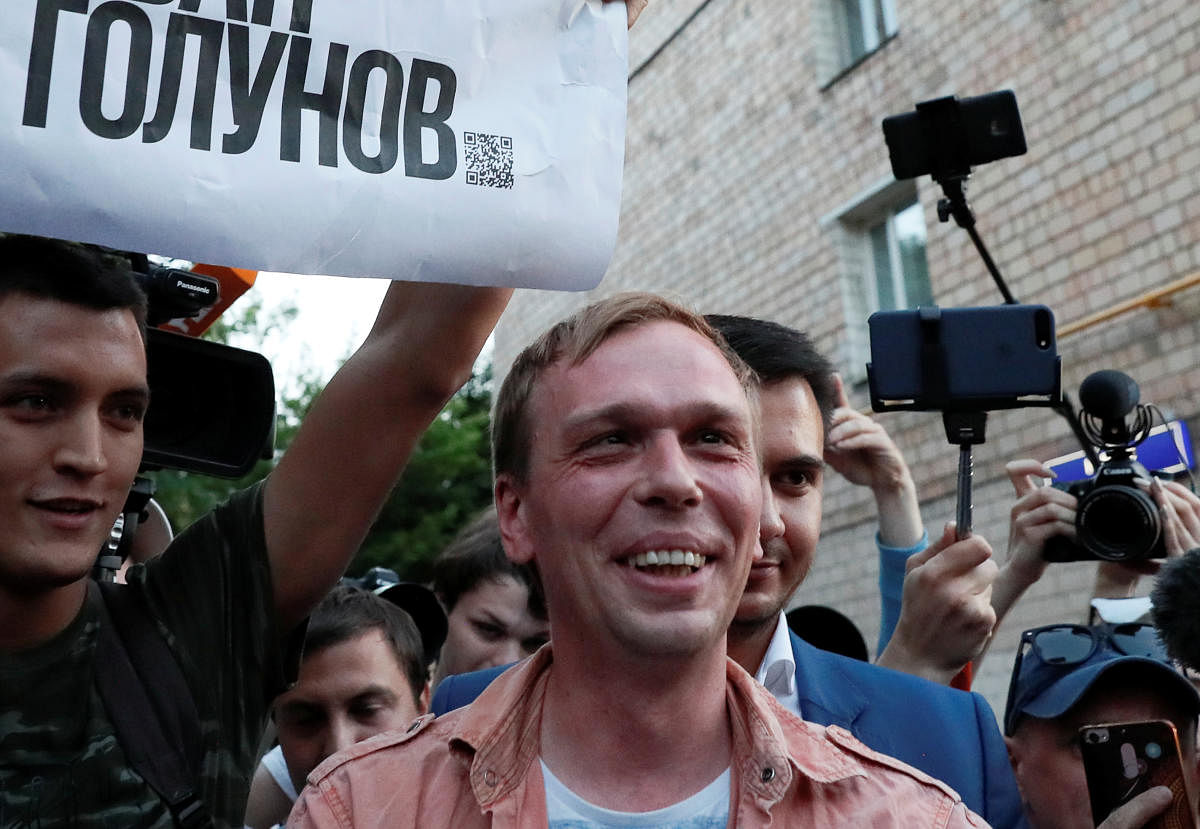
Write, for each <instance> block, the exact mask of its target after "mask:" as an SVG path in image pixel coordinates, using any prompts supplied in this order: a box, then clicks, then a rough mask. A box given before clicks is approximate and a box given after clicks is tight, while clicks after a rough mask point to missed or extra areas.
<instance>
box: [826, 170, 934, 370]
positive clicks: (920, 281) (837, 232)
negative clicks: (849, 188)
mask: <svg viewBox="0 0 1200 829" xmlns="http://www.w3.org/2000/svg"><path fill="white" fill-rule="evenodd" d="M823 223H824V224H826V226H828V227H829V229H830V231H831V232H832V233H833V234H834V240H835V244H836V247H837V250H838V259H839V268H840V271H841V274H842V286H843V291H842V296H843V299H844V307H845V310H846V336H845V340H844V348H843V353H842V355H841V358H842V359H841V362H842V364H843V366H844V370H845V371H846V372H847V379H849V380H851V381H854V382H856V381H860V380H864V379H866V370H865V369H864V368H863V366H864V364H865V362H866V360H867V358H868V355H869V351H870V343H869V340H868V336H867V317H869V316H870V315H871V314H872V313H873V312H875V311H881V310H884V311H887V310H893V309H897V308H915V307H916V306H918V305H931V304H933V289H932V287H931V286H930V282H929V266H928V263H927V261H926V257H925V241H926V237H925V212H924V210H923V208H922V207H921V203H920V202H919V201H918V200H917V192H916V187H915V185H914V184H913V182H912V181H911V180H909V181H903V182H898V181H894V180H893V181H891V182H888V183H886V184H883V185H881V186H878V187H876V188H872V189H871V190H869V191H868V192H867V193H865V194H861V195H860V196H858V197H857V198H856V199H855V200H854V201H853V202H851V203H850V204H849V205H848V206H846V207H844V208H842V209H840V210H838V211H835V212H834V213H833V214H830V215H829V216H827V217H826V219H825V220H823Z"/></svg>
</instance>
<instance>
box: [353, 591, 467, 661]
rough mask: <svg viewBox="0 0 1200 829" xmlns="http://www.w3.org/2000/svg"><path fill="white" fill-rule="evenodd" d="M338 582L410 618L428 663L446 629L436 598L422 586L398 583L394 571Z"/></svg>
mask: <svg viewBox="0 0 1200 829" xmlns="http://www.w3.org/2000/svg"><path fill="white" fill-rule="evenodd" d="M342 581H344V582H346V583H347V584H351V585H353V586H355V587H360V588H362V589H363V590H370V591H371V592H372V593H374V594H375V595H377V596H379V597H381V598H384V599H387V600H388V601H389V602H391V603H392V604H394V605H396V607H398V608H400V609H401V610H403V611H404V612H405V613H407V614H408V615H409V616H411V617H412V620H413V623H414V624H415V625H416V626H417V631H418V632H419V633H420V634H421V647H422V649H424V651H425V660H426V661H427V662H432V661H433V660H435V659H436V658H437V656H438V652H439V651H440V650H441V649H442V644H443V643H444V642H445V641H446V632H447V630H448V626H447V622H446V611H444V610H442V603H441V602H439V601H438V599H437V596H435V595H434V593H433V591H432V590H430V589H429V588H428V587H426V586H425V585H423V584H418V583H417V582H414V581H401V580H400V576H399V575H398V574H397V573H396V571H395V570H390V569H388V568H387V567H372V568H371V569H370V570H368V571H367V572H366V573H365V574H364V575H363V576H362V578H358V579H355V578H349V577H347V578H344V579H342Z"/></svg>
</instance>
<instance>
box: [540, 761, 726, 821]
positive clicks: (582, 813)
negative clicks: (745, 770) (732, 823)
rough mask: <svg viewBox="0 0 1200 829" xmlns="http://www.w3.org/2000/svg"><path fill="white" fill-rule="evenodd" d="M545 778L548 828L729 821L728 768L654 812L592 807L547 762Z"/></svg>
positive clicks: (544, 770)
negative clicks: (697, 789) (563, 782)
mask: <svg viewBox="0 0 1200 829" xmlns="http://www.w3.org/2000/svg"><path fill="white" fill-rule="evenodd" d="M539 762H540V761H539ZM542 778H543V779H544V780H545V781H546V815H547V817H548V818H549V829H725V827H726V825H728V823H729V769H725V771H724V772H722V773H721V776H720V777H718V778H717V779H716V780H714V781H713V782H711V783H709V784H708V785H707V786H705V787H704V788H703V789H701V790H700V791H698V792H696V793H695V794H694V795H692V796H691V797H689V798H688V799H687V800H682V801H680V802H679V803H676V804H674V805H671V806H667V807H666V808H664V809H655V810H654V811H652V812H617V811H613V810H612V809H602V808H601V807H599V806H593V805H592V804H591V803H588V802H587V801H586V800H583V799H582V798H580V797H579V796H578V795H576V794H575V793H574V792H572V791H571V790H570V789H568V788H567V787H566V786H564V785H563V784H562V781H560V780H559V779H558V778H557V777H555V776H554V774H553V773H551V771H550V769H549V768H547V767H546V764H545V763H542Z"/></svg>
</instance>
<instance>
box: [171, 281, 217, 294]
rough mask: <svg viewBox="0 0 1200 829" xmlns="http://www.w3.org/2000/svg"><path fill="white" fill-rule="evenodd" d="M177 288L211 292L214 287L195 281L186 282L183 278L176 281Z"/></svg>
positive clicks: (195, 291) (196, 291) (202, 292)
mask: <svg viewBox="0 0 1200 829" xmlns="http://www.w3.org/2000/svg"><path fill="white" fill-rule="evenodd" d="M175 287H176V288H183V289H184V290H185V291H192V292H194V293H200V294H211V293H212V288H210V287H209V286H207V285H198V284H196V283H194V282H184V281H183V280H182V279H179V280H176V281H175Z"/></svg>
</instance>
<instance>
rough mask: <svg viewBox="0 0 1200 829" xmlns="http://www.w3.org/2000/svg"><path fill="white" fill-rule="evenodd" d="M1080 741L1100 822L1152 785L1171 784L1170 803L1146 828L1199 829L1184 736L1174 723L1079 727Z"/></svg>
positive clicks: (1094, 815) (1094, 819)
mask: <svg viewBox="0 0 1200 829" xmlns="http://www.w3.org/2000/svg"><path fill="white" fill-rule="evenodd" d="M1079 740H1080V750H1081V752H1082V755H1083V768H1084V772H1085V773H1086V775H1087V784H1088V795H1089V798H1090V800H1091V807H1092V822H1093V823H1094V824H1095V825H1097V826H1098V825H1099V824H1100V823H1101V822H1102V821H1103V820H1104V819H1105V818H1107V817H1108V816H1109V814H1111V813H1112V812H1113V810H1115V809H1117V808H1118V807H1119V806H1121V805H1122V804H1124V803H1127V802H1128V801H1129V800H1131V799H1133V798H1134V797H1136V796H1138V795H1139V794H1141V793H1142V792H1144V791H1146V790H1147V789H1151V788H1154V787H1155V786H1166V787H1167V788H1168V789H1170V790H1171V793H1172V795H1173V797H1172V800H1171V805H1170V806H1168V807H1167V809H1166V810H1165V811H1163V812H1161V813H1160V814H1159V815H1157V816H1155V817H1153V818H1151V819H1150V821H1149V822H1147V823H1146V824H1144V825H1145V827H1146V829H1196V822H1195V819H1194V817H1193V812H1192V800H1191V795H1190V793H1189V792H1188V790H1187V782H1186V778H1185V777H1184V773H1183V763H1182V761H1181V759H1180V750H1179V736H1178V734H1177V733H1176V731H1175V726H1174V725H1173V724H1172V723H1170V722H1169V721H1167V720H1149V721H1145V722H1124V723H1100V724H1096V725H1085V726H1083V727H1082V728H1080V729H1079Z"/></svg>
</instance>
